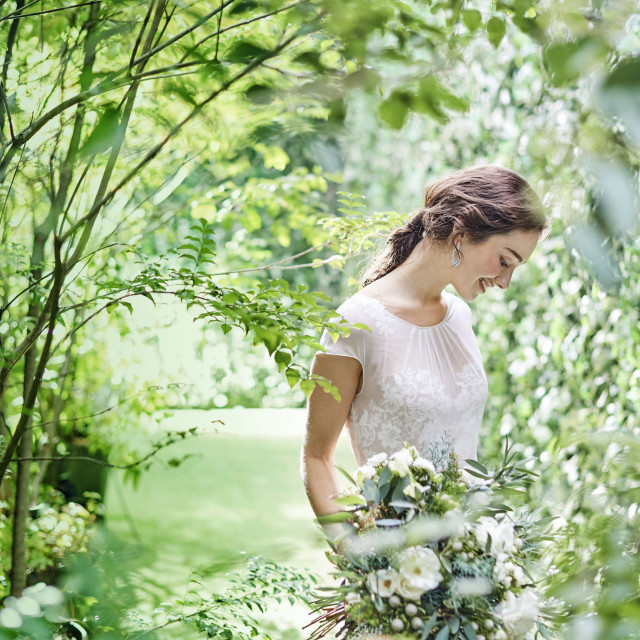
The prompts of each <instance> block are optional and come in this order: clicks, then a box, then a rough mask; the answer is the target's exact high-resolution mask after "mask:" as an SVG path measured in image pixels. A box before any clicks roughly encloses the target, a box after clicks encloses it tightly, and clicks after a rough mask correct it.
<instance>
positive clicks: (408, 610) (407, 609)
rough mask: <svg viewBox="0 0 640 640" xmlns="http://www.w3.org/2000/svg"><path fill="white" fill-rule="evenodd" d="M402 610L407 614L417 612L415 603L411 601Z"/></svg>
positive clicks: (411, 614)
mask: <svg viewBox="0 0 640 640" xmlns="http://www.w3.org/2000/svg"><path fill="white" fill-rule="evenodd" d="M404 612H405V613H406V614H407V615H408V616H409V617H411V616H415V615H416V613H418V607H416V605H415V604H413V603H411V602H410V603H409V604H408V605H407V606H406V607H405V608H404Z"/></svg>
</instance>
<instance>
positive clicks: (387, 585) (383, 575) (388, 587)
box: [367, 569, 398, 598]
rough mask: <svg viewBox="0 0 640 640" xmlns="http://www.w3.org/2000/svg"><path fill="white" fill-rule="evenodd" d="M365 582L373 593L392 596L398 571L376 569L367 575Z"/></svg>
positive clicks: (396, 582) (384, 596) (396, 583)
mask: <svg viewBox="0 0 640 640" xmlns="http://www.w3.org/2000/svg"><path fill="white" fill-rule="evenodd" d="M367 584H368V585H369V589H371V591H372V592H373V593H377V594H379V595H381V596H382V597H383V598H388V597H389V596H392V595H393V593H394V591H396V587H397V585H398V572H397V571H394V570H393V569H378V571H376V572H375V573H370V574H369V575H368V576H367Z"/></svg>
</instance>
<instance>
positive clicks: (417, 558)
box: [398, 547, 442, 600]
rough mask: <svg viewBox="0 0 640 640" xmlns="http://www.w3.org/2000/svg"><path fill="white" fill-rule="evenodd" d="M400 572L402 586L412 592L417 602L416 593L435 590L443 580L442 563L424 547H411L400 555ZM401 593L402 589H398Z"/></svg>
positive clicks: (412, 597)
mask: <svg viewBox="0 0 640 640" xmlns="http://www.w3.org/2000/svg"><path fill="white" fill-rule="evenodd" d="M398 570H399V573H400V585H402V588H403V589H405V590H406V591H408V592H411V593H412V594H414V595H412V596H406V597H410V598H411V599H413V600H415V599H416V597H415V593H416V592H420V593H424V592H425V591H431V590H432V589H435V588H436V587H437V586H438V585H439V584H440V581H441V580H442V574H441V573H440V561H439V560H438V556H436V554H435V553H434V552H433V551H432V550H431V549H425V548H423V547H410V548H409V549H406V550H405V551H403V552H402V553H400V554H399V555H398ZM398 592H399V593H400V589H398Z"/></svg>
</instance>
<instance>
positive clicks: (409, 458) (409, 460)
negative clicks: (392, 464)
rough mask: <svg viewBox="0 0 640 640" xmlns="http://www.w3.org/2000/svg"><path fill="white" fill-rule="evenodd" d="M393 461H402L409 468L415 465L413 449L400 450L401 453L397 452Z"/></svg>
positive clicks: (392, 458) (392, 457) (393, 456)
mask: <svg viewBox="0 0 640 640" xmlns="http://www.w3.org/2000/svg"><path fill="white" fill-rule="evenodd" d="M391 460H402V462H404V463H405V464H406V465H407V466H409V465H411V464H413V454H412V452H411V449H400V451H396V452H395V453H394V454H393V455H392V456H391Z"/></svg>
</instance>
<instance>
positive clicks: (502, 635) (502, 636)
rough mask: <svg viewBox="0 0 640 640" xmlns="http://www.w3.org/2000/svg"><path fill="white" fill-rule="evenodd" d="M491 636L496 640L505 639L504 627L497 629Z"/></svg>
mask: <svg viewBox="0 0 640 640" xmlns="http://www.w3.org/2000/svg"><path fill="white" fill-rule="evenodd" d="M493 637H494V638H495V639H496V640H507V634H506V633H505V631H504V629H498V630H497V631H496V632H495V633H494V634H493Z"/></svg>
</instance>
